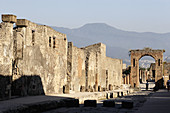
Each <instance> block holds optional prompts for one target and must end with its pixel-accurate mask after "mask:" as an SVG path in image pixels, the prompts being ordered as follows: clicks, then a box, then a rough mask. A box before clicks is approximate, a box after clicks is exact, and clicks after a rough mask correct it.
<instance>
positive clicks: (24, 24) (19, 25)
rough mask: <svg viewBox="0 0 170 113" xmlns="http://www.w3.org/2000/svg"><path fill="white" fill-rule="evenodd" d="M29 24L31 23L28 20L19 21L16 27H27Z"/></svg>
mask: <svg viewBox="0 0 170 113" xmlns="http://www.w3.org/2000/svg"><path fill="white" fill-rule="evenodd" d="M28 23H29V21H28V20H27V19H17V23H16V25H17V26H18V27H27V26H28Z"/></svg>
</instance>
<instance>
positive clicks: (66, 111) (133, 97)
mask: <svg viewBox="0 0 170 113" xmlns="http://www.w3.org/2000/svg"><path fill="white" fill-rule="evenodd" d="M151 94H152V92H151V91H143V92H136V93H133V94H129V95H128V96H125V97H119V98H115V99H110V100H114V101H115V103H116V105H115V107H103V104H102V103H103V100H99V101H98V102H97V103H98V104H97V107H84V105H80V107H74V108H66V107H64V108H58V109H55V110H51V111H47V112H44V113H134V112H136V111H137V110H138V109H139V107H141V106H142V105H143V103H144V102H145V101H146V100H147V98H148V97H149V96H150V95H151ZM124 100H127V101H133V102H134V107H133V108H132V109H125V108H122V106H121V102H122V101H124Z"/></svg>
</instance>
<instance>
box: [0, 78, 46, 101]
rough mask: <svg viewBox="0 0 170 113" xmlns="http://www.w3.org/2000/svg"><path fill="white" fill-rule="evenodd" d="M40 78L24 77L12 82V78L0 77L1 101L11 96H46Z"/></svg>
mask: <svg viewBox="0 0 170 113" xmlns="http://www.w3.org/2000/svg"><path fill="white" fill-rule="evenodd" d="M44 94H45V93H44V89H43V85H42V81H41V78H40V76H38V75H24V76H21V77H20V78H18V79H16V80H14V81H12V76H6V75H5V76H4V75H0V100H5V99H9V98H10V97H11V96H28V95H30V96H32V95H44Z"/></svg>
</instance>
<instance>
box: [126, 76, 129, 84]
mask: <svg viewBox="0 0 170 113" xmlns="http://www.w3.org/2000/svg"><path fill="white" fill-rule="evenodd" d="M126 84H129V75H126Z"/></svg>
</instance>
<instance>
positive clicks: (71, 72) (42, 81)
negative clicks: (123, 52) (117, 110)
mask: <svg viewBox="0 0 170 113" xmlns="http://www.w3.org/2000/svg"><path fill="white" fill-rule="evenodd" d="M0 54H1V55H0V84H1V85H0V98H4V97H6V96H10V95H11V94H12V95H17V96H18V95H21V96H25V95H39V94H49V93H50V94H52V93H69V92H70V91H74V92H84V91H106V90H113V89H114V87H120V85H121V84H122V60H120V59H113V58H109V57H107V56H106V46H105V45H104V44H102V43H98V44H94V45H90V46H87V47H84V48H77V47H75V46H74V45H73V43H72V42H69V43H68V41H67V37H66V35H65V34H63V33H60V32H57V31H55V30H54V29H52V28H51V27H49V26H45V25H38V24H35V23H33V22H31V21H29V20H26V19H17V17H16V16H15V15H2V23H0Z"/></svg>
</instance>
